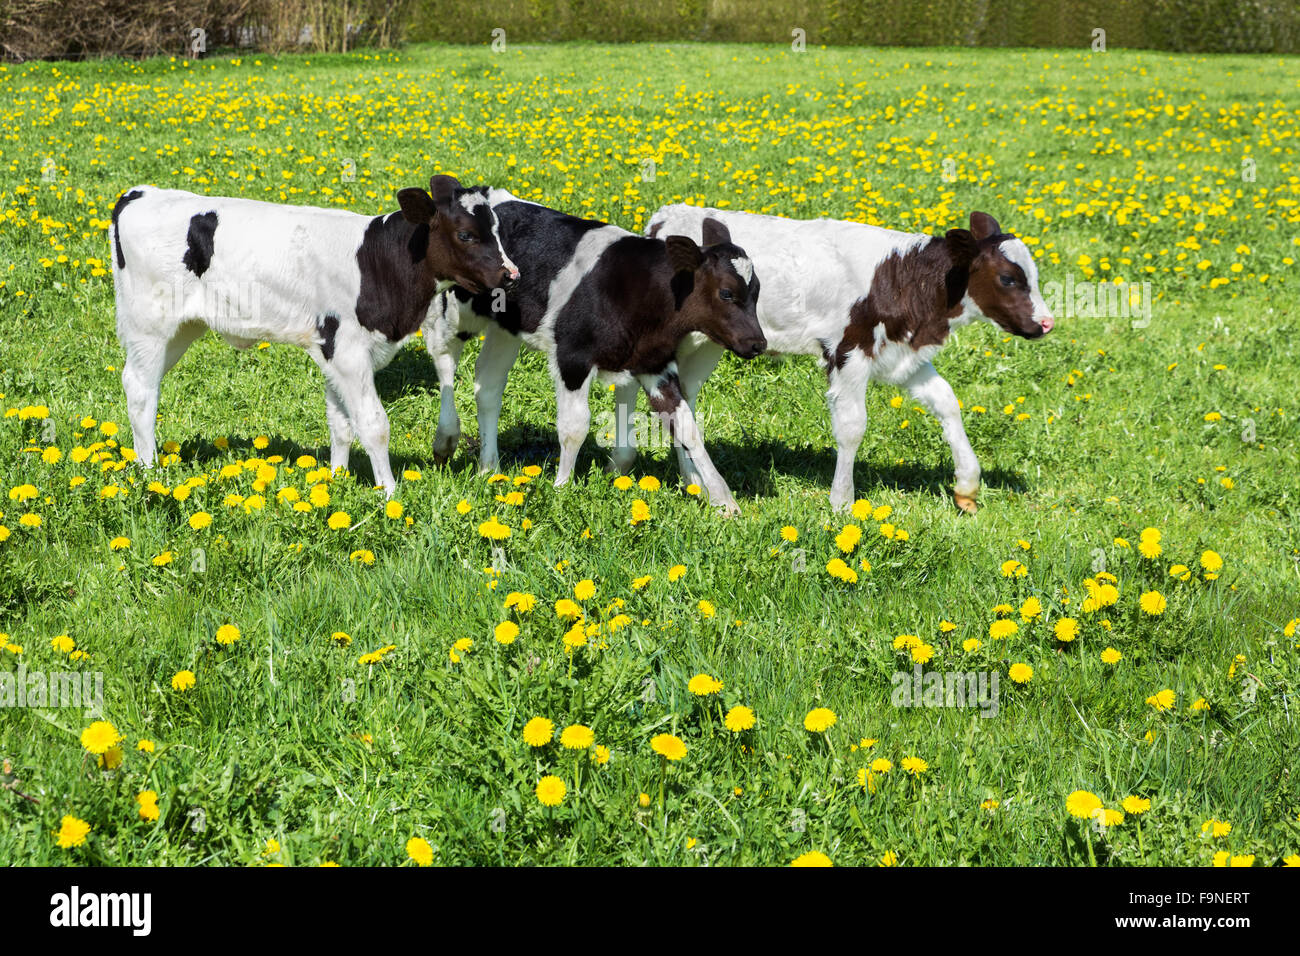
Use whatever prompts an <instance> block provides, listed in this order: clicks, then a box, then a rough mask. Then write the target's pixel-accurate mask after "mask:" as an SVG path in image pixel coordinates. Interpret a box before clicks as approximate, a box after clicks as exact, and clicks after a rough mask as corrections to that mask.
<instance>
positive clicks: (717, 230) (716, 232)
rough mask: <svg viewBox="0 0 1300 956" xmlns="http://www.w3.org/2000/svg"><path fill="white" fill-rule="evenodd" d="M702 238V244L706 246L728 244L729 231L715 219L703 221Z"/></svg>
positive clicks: (729, 239) (729, 238)
mask: <svg viewBox="0 0 1300 956" xmlns="http://www.w3.org/2000/svg"><path fill="white" fill-rule="evenodd" d="M702 238H703V239H704V243H703V244H704V245H706V246H716V245H719V244H721V243H724V242H725V243H730V242H731V230H730V229H728V228H727V227H726V226H725V225H724V224H723V223H721V222H719V221H718V220H717V219H712V218H709V219H705V220H704V235H703V237H702Z"/></svg>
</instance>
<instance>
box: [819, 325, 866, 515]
mask: <svg viewBox="0 0 1300 956" xmlns="http://www.w3.org/2000/svg"><path fill="white" fill-rule="evenodd" d="M827 377H828V379H829V381H830V385H829V387H828V388H827V389H826V403H827V405H829V406H830V412H831V433H832V434H833V435H834V436H835V444H836V448H837V451H836V456H835V478H834V479H833V480H832V481H831V507H832V508H833V509H835V510H836V511H841V510H843V509H845V508H847V507H849V506H850V505H851V504H852V503H853V462H854V459H856V458H857V456H858V447H859V446H860V445H861V444H862V436H863V435H864V434H865V433H866V430H867V381H868V380H869V379H870V377H871V365H870V362H869V361H868V359H867V357H866V356H865V355H864V354H863V353H862V352H861V351H860V350H858V349H854V350H853V351H852V352H850V353H849V355H848V358H847V359H846V360H845V362H844V364H843V365H842V366H840V367H839V368H836V367H835V366H834V365H833V364H832V365H831V366H830V368H829V369H828V371H827Z"/></svg>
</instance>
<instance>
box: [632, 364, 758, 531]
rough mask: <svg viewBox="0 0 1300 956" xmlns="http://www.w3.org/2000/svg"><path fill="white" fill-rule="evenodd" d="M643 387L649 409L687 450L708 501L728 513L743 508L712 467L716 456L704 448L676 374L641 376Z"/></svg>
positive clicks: (698, 482) (675, 440) (736, 511)
mask: <svg viewBox="0 0 1300 956" xmlns="http://www.w3.org/2000/svg"><path fill="white" fill-rule="evenodd" d="M639 378H640V380H641V385H642V387H643V388H644V389H645V390H646V394H647V395H648V396H649V397H650V408H651V410H653V411H655V412H657V413H658V414H659V415H660V416H662V417H663V419H664V421H665V423H666V424H667V425H668V431H669V433H670V434H671V435H672V437H673V441H674V442H676V443H678V444H679V445H680V446H681V447H683V448H685V449H686V453H687V454H688V455H689V456H690V459H691V464H692V465H693V466H694V467H695V471H696V474H698V475H699V479H698V481H697V484H699V485H700V487H701V488H702V489H703V491H704V494H705V496H706V497H707V498H708V500H709V504H711V505H714V506H715V507H718V508H721V509H722V510H723V511H725V512H726V513H727V514H736V513H738V512H739V511H740V508H739V507H738V506H737V505H736V500H735V499H734V498H732V497H731V489H730V488H728V487H727V483H726V481H725V480H723V477H722V475H720V474H718V469H717V468H715V467H714V466H713V459H711V458H710V457H709V453H708V451H706V450H705V448H704V440H703V439H702V438H701V437H700V430H699V429H698V428H696V426H695V416H694V415H693V414H691V406H690V404H689V403H688V402H687V401H686V398H685V396H683V395H682V392H681V385H680V384H679V382H678V380H677V376H676V375H674V374H672V373H669V374H668V375H665V376H655V375H642V376H639Z"/></svg>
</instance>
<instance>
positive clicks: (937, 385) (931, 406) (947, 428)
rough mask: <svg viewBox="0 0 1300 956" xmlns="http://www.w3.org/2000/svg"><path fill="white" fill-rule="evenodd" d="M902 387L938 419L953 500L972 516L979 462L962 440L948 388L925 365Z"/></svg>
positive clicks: (967, 442)
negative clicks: (948, 461)
mask: <svg viewBox="0 0 1300 956" xmlns="http://www.w3.org/2000/svg"><path fill="white" fill-rule="evenodd" d="M904 384H905V385H906V386H907V390H908V392H910V393H911V395H912V397H913V398H914V399H916V400H917V401H918V402H920V403H921V404H922V405H923V406H924V407H925V408H926V409H927V410H928V411H929V412H930V414H932V415H934V416H935V418H937V419H939V424H940V425H941V426H942V427H943V437H944V440H945V441H947V442H948V447H949V448H951V449H952V461H953V466H954V471H955V480H954V482H953V500H954V501H955V502H956V503H957V507H958V508H960V509H961V510H962V511H964V512H966V513H967V514H974V513H975V510H976V509H975V498H976V496H977V495H978V494H979V489H980V463H979V459H977V458H976V457H975V451H974V449H972V448H971V446H970V439H969V438H967V437H966V429H965V427H964V426H963V425H962V422H961V406H960V405H959V404H958V403H957V396H956V395H955V394H954V393H953V390H952V386H951V385H949V384H948V383H947V381H945V380H944V378H943V377H942V376H941V375H940V374H939V373H938V372H936V371H935V370H934V366H933V365H931V364H930V363H929V362H926V363H925V364H924V365H922V366H921V367H920V368H919V369H917V370H916V371H915V372H913V373H912V375H911V376H910V377H909V378H908V379H907V381H906V382H905V383H904Z"/></svg>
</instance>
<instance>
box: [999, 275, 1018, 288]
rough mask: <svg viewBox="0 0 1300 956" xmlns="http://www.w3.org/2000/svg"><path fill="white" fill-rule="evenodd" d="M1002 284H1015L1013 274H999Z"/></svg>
mask: <svg viewBox="0 0 1300 956" xmlns="http://www.w3.org/2000/svg"><path fill="white" fill-rule="evenodd" d="M999 278H1000V279H1001V280H1002V284H1003V285H1004V286H1007V287H1010V286H1013V285H1015V284H1016V277H1015V276H999Z"/></svg>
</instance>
